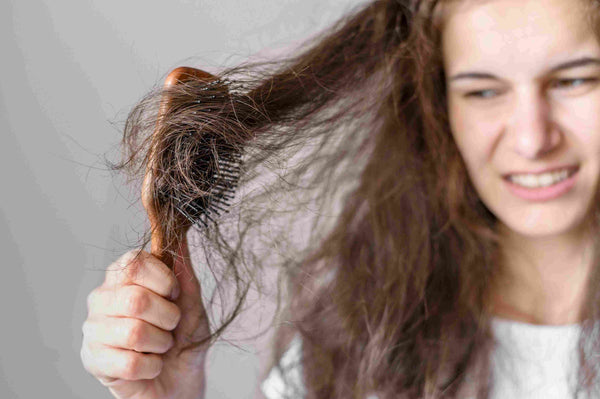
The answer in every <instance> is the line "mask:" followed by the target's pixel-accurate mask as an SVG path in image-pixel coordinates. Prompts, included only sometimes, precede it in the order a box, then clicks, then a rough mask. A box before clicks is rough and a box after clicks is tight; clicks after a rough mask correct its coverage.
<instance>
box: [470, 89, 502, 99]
mask: <svg viewBox="0 0 600 399" xmlns="http://www.w3.org/2000/svg"><path fill="white" fill-rule="evenodd" d="M498 94H499V93H498V91H497V90H493V89H486V90H477V91H470V92H467V93H465V97H467V98H476V99H488V98H494V97H496V96H497V95H498Z"/></svg>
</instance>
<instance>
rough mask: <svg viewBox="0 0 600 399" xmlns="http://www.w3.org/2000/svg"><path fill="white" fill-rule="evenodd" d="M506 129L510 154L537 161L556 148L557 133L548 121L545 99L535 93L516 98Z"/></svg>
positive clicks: (548, 111) (548, 107)
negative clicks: (510, 145)
mask: <svg viewBox="0 0 600 399" xmlns="http://www.w3.org/2000/svg"><path fill="white" fill-rule="evenodd" d="M513 105H514V106H513V112H512V115H511V116H510V118H509V122H508V126H507V129H508V130H509V131H510V134H511V137H512V139H513V140H512V145H513V148H514V151H515V152H517V153H518V154H519V155H520V156H522V157H524V158H527V159H536V158H539V157H541V156H543V155H545V154H547V153H549V152H551V151H552V150H554V149H555V148H556V147H558V146H559V145H560V142H561V133H560V131H559V129H558V126H557V125H556V123H554V121H553V118H552V109H551V107H550V104H549V102H548V99H547V98H546V97H545V96H544V95H543V94H542V93H539V92H536V91H535V90H531V91H528V92H527V91H524V92H521V93H519V95H517V96H516V100H515V101H514V104H513Z"/></svg>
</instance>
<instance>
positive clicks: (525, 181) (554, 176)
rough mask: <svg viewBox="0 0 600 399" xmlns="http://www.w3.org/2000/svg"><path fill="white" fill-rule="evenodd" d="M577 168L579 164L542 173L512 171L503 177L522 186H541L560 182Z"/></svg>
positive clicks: (571, 174)
mask: <svg viewBox="0 0 600 399" xmlns="http://www.w3.org/2000/svg"><path fill="white" fill-rule="evenodd" d="M578 170H579V166H567V167H562V168H554V169H552V170H550V171H546V172H543V173H512V174H508V175H505V176H503V177H504V179H505V180H507V181H509V182H511V183H513V184H515V185H518V186H521V187H524V188H542V187H549V186H553V185H555V184H557V183H560V182H562V181H564V180H566V179H568V178H570V177H571V176H573V175H574V174H575V173H577V171H578Z"/></svg>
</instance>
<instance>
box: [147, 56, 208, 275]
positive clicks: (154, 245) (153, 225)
mask: <svg viewBox="0 0 600 399" xmlns="http://www.w3.org/2000/svg"><path fill="white" fill-rule="evenodd" d="M216 79H217V78H216V77H215V76H214V75H211V74H210V73H208V72H205V71H202V70H200V69H196V68H190V67H179V68H175V69H174V70H172V71H171V73H169V75H168V76H167V78H166V79H165V83H164V86H163V87H164V88H165V89H166V88H169V87H171V86H173V85H177V84H183V83H186V82H188V81H190V80H201V81H205V82H211V81H213V80H216ZM170 106H171V103H170V101H169V99H168V98H167V97H163V99H162V101H161V103H160V108H159V113H158V117H157V121H156V123H157V127H158V126H159V124H160V123H161V121H162V119H163V116H164V115H165V114H166V113H167V112H168V111H169V107H170ZM156 131H158V129H156ZM154 134H156V133H154ZM152 142H154V141H152ZM150 151H152V149H151V150H150ZM153 158H154V157H152V156H151V157H150V158H149V159H150V160H152V159H153ZM152 172H153V165H150V163H149V164H148V165H147V167H146V173H145V176H144V181H143V183H142V204H143V205H144V208H145V209H146V212H147V213H148V219H149V220H150V229H151V230H150V231H151V232H152V238H151V253H152V255H154V256H156V257H157V258H158V259H160V260H161V261H162V262H163V263H165V264H166V265H167V266H168V267H171V268H172V267H173V259H172V257H171V255H170V254H169V252H168V250H169V249H171V250H173V249H174V250H176V252H177V253H182V252H186V253H187V243H186V239H185V233H186V232H185V231H183V232H181V235H182V237H181V238H180V239H179V240H178V243H176V246H178V247H179V248H166V245H167V243H165V239H164V229H163V226H161V225H160V223H159V220H158V218H157V216H156V209H155V199H154V198H153V196H152V190H151V185H150V183H151V182H152Z"/></svg>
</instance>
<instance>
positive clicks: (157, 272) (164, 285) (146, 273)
mask: <svg viewBox="0 0 600 399" xmlns="http://www.w3.org/2000/svg"><path fill="white" fill-rule="evenodd" d="M132 284H136V285H139V286H142V287H145V288H148V289H149V290H151V291H153V292H155V293H156V294H158V295H160V296H162V297H165V298H171V299H175V298H176V296H177V294H178V293H179V283H178V281H177V278H176V277H175V274H174V273H173V271H172V270H171V269H169V268H168V267H167V265H165V264H164V263H163V262H161V261H160V260H159V259H158V258H156V257H155V256H153V255H152V254H150V253H148V252H146V251H139V250H132V251H129V252H127V253H125V254H123V255H122V256H121V257H120V258H119V259H117V260H116V261H115V262H113V263H112V264H111V265H110V266H109V267H108V269H107V270H106V275H105V280H104V286H105V287H116V286H123V285H132Z"/></svg>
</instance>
